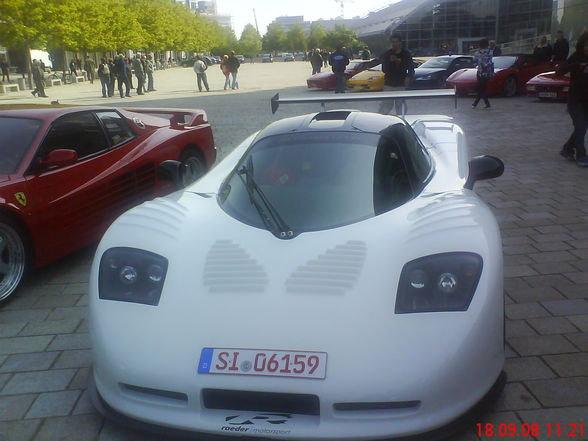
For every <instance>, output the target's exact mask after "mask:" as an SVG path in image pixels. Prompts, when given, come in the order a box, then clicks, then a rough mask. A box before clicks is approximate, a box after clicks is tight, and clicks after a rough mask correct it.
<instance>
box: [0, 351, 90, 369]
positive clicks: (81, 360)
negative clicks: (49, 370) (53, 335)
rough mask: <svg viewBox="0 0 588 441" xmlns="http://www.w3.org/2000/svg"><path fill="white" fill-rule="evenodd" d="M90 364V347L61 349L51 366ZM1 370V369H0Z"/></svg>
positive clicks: (62, 367) (71, 366)
mask: <svg viewBox="0 0 588 441" xmlns="http://www.w3.org/2000/svg"><path fill="white" fill-rule="evenodd" d="M91 364H92V351H91V350H90V349H76V350H71V351H63V352H62V353H61V355H60V356H59V358H58V359H57V361H56V362H55V365H53V368H55V369H64V368H81V367H89V366H90V365H91ZM0 372H1V369H0Z"/></svg>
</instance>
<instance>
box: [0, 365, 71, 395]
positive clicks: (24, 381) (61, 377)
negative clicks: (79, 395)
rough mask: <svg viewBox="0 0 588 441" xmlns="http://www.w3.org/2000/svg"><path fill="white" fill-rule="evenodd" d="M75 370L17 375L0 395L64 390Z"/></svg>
mask: <svg viewBox="0 0 588 441" xmlns="http://www.w3.org/2000/svg"><path fill="white" fill-rule="evenodd" d="M75 372H76V371H75V369H60V370H50V371H40V372H26V373H17V374H14V375H13V376H12V378H11V379H10V381H9V382H8V383H7V384H6V386H4V388H3V389H2V391H0V395H13V394H27V393H34V392H52V391H56V390H64V389H65V388H66V387H67V385H68V384H69V382H70V381H71V379H72V378H73V376H74V374H75Z"/></svg>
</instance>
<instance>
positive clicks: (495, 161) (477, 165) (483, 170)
mask: <svg viewBox="0 0 588 441" xmlns="http://www.w3.org/2000/svg"><path fill="white" fill-rule="evenodd" d="M469 168H470V172H469V175H468V179H467V181H466V183H465V185H464V187H465V188H467V189H469V190H472V189H473V188H474V184H475V183H476V181H483V180H485V179H494V178H497V177H499V176H502V173H504V162H502V161H501V160H500V159H499V158H497V157H496V156H490V155H484V156H476V157H475V158H472V159H470V162H469Z"/></svg>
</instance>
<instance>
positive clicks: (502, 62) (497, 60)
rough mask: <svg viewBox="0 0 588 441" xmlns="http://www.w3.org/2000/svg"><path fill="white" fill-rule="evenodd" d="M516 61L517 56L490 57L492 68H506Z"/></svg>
mask: <svg viewBox="0 0 588 441" xmlns="http://www.w3.org/2000/svg"><path fill="white" fill-rule="evenodd" d="M515 61H517V57H492V62H493V63H494V69H506V68H507V67H511V66H512V65H513V64H515Z"/></svg>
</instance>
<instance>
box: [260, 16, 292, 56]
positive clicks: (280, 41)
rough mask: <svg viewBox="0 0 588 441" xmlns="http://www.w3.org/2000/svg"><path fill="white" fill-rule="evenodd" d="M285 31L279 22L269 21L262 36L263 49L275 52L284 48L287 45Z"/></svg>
mask: <svg viewBox="0 0 588 441" xmlns="http://www.w3.org/2000/svg"><path fill="white" fill-rule="evenodd" d="M287 45H288V40H287V39H286V33H285V32H284V29H283V28H282V26H281V25H280V24H279V23H275V22H274V23H270V24H269V25H268V27H267V32H266V33H265V35H264V36H263V50H264V51H268V52H275V51H280V50H284V49H286V48H287V47H288V46H287Z"/></svg>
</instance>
